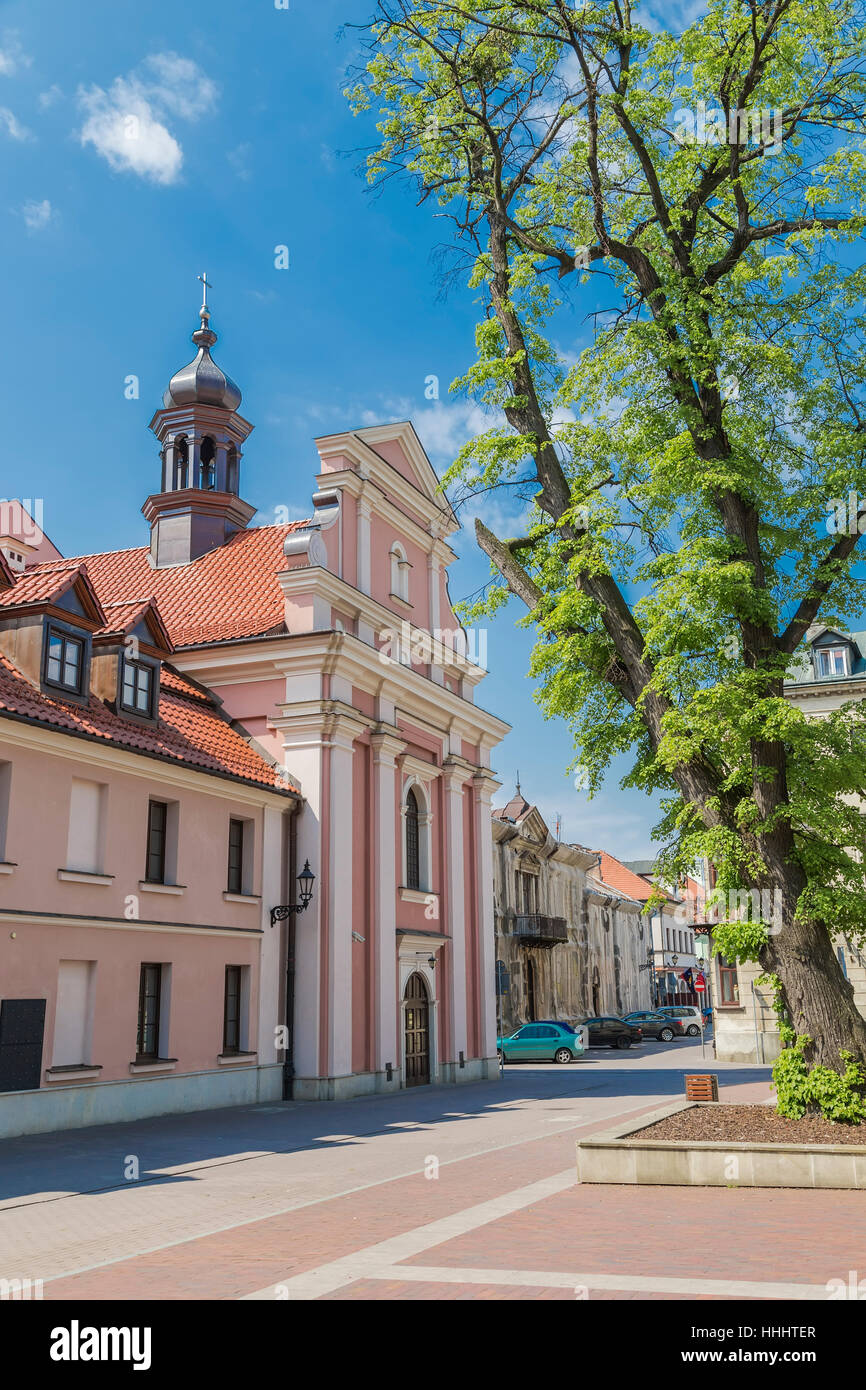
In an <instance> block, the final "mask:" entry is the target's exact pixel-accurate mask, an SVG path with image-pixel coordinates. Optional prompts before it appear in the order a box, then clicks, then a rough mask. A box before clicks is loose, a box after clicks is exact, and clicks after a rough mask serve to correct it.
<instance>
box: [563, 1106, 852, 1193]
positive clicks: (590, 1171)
mask: <svg viewBox="0 0 866 1390" xmlns="http://www.w3.org/2000/svg"><path fill="white" fill-rule="evenodd" d="M719 1103H720V1102H718V1101H709V1102H708V1101H704V1102H698V1104H700V1105H701V1106H702V1108H704V1109H713V1108H716V1107H717V1106H718V1105H719ZM693 1108H695V1104H694V1102H690V1101H678V1102H677V1103H676V1104H675V1105H666V1106H664V1107H663V1108H662V1109H661V1110H654V1111H653V1112H652V1113H651V1114H649V1115H642V1116H641V1117H640V1118H639V1119H632V1120H629V1121H627V1122H626V1123H624V1124H622V1125H619V1126H617V1128H616V1129H611V1130H608V1131H607V1132H606V1133H604V1134H595V1135H593V1136H592V1138H591V1139H579V1140H578V1141H577V1145H576V1148H577V1180H578V1182H594V1183H596V1182H597V1183H602V1182H603V1183H641V1184H643V1183H646V1184H648V1185H655V1186H662V1187H825V1188H826V1187H832V1188H866V1145H855V1144H733V1143H721V1144H718V1143H704V1142H690V1141H687V1140H670V1139H654V1140H653V1139H648V1138H645V1137H634V1136H635V1135H636V1134H637V1132H638V1131H639V1130H645V1129H646V1127H647V1126H648V1125H651V1124H654V1123H655V1122H656V1120H661V1119H663V1118H664V1117H665V1116H667V1115H675V1114H678V1113H679V1111H681V1110H691V1109H693Z"/></svg>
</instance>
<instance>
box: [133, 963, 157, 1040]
mask: <svg viewBox="0 0 866 1390" xmlns="http://www.w3.org/2000/svg"><path fill="white" fill-rule="evenodd" d="M161 996H162V966H161V965H153V964H151V963H149V962H145V963H144V964H143V965H142V967H141V976H140V978H139V985H138V1042H137V1045H136V1059H137V1060H138V1061H153V1060H155V1059H156V1058H158V1057H159V1023H160V1019H159V1014H160V1004H161Z"/></svg>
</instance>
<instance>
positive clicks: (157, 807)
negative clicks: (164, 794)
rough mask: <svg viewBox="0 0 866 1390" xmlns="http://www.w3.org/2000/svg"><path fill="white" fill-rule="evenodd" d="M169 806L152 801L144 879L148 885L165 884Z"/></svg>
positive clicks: (148, 814)
mask: <svg viewBox="0 0 866 1390" xmlns="http://www.w3.org/2000/svg"><path fill="white" fill-rule="evenodd" d="M167 827H168V806H167V804H166V802H164V801H151V802H150V803H149V806H148V811H147V862H146V864H145V870H144V877H145V879H146V880H147V882H148V883H165V849H166V831H167Z"/></svg>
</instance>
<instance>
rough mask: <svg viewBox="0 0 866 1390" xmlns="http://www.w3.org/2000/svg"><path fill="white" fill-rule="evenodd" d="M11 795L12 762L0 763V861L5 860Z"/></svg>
mask: <svg viewBox="0 0 866 1390" xmlns="http://www.w3.org/2000/svg"><path fill="white" fill-rule="evenodd" d="M11 795H12V764H11V763H0V863H4V862H5V860H6V854H7V849H6V839H7V836H8V833H9V802H10V798H11Z"/></svg>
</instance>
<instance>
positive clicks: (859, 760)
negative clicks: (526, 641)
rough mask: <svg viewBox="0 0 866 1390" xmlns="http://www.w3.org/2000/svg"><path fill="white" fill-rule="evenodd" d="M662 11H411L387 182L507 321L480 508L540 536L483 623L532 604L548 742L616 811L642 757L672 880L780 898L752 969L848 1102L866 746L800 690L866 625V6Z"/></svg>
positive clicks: (480, 7) (511, 7) (395, 27)
mask: <svg viewBox="0 0 866 1390" xmlns="http://www.w3.org/2000/svg"><path fill="white" fill-rule="evenodd" d="M644 10H645V7H643V6H638V5H637V4H632V3H629V0H613V2H612V3H610V0H604V2H600V3H593V0H585V3H580V0H578V3H572V4H567V3H566V2H565V0H551V2H550V3H543V2H542V0H514V2H513V3H499V2H498V0H453V2H452V3H439V4H436V3H428V0H381V2H380V3H379V5H378V7H377V11H376V14H375V17H374V19H373V20H371V25H370V30H369V34H368V39H369V52H368V55H367V58H368V61H367V62H366V64H365V67H364V70H363V72H362V73H360V74H359V76H358V81H357V85H356V86H355V87H354V89H353V92H352V97H353V100H354V102H355V105H356V108H357V109H359V110H361V109H373V110H374V111H375V112H376V115H377V119H378V129H379V131H380V134H381V141H380V143H379V144H378V146H377V148H376V149H375V150H374V151H373V152H372V153H371V154H370V157H369V169H370V177H371V179H372V180H373V181H374V182H382V181H385V180H390V179H393V178H395V177H398V178H399V177H400V176H404V175H405V176H408V177H409V178H410V179H411V180H412V181H414V183H415V185H416V186H417V189H418V192H419V196H420V199H421V201H422V202H424V201H426V202H428V203H429V204H430V206H431V208H432V209H435V211H436V212H437V214H438V215H439V216H440V217H441V216H443V215H444V216H446V217H448V218H450V219H451V226H452V228H453V237H452V240H451V246H452V248H453V250H454V252H455V253H456V254H457V256H458V261H457V266H458V268H459V256H460V255H461V254H462V256H463V257H464V259H465V260H466V262H467V264H468V265H469V266H470V267H471V270H470V273H469V276H468V279H469V284H470V285H471V287H472V289H473V291H474V293H475V295H476V296H478V297H480V300H481V304H482V316H481V322H480V324H479V327H478V331H477V348H478V353H477V360H476V361H475V362H474V363H473V364H472V365H471V367H470V368H469V370H468V371H467V373H466V376H465V377H464V378H463V380H462V381H461V382H460V383H457V385H458V387H459V388H460V389H462V390H464V391H469V392H471V393H472V394H473V395H474V396H475V397H476V398H477V399H478V400H480V401H482V402H483V403H484V404H485V405H486V406H488V407H489V408H490V409H491V412H492V418H491V427H490V429H489V430H487V431H486V432H485V433H483V434H482V435H480V436H479V437H477V438H473V439H470V440H468V441H467V443H466V446H465V447H464V448H463V449H462V451H461V453H460V455H459V457H458V459H457V460H456V462H455V465H454V468H453V469H452V470H451V475H450V481H451V482H452V483H456V484H457V486H458V488H459V489H460V490H461V491H462V495H463V496H469V495H476V494H478V493H479V492H486V491H491V492H492V491H494V490H499V489H504V490H506V491H508V490H510V491H512V492H515V493H516V494H517V495H519V496H524V497H530V498H531V502H530V510H529V513H528V520H527V523H526V525H525V527H523V528H522V534H520V535H518V536H515V537H507V536H496V535H494V534H493V533H492V531H490V530H489V529H488V528H487V527H485V526H484V525H483V524H481V523H478V524H477V534H478V538H479V541H480V544H481V546H482V547H483V549H484V550H485V551H486V552H487V554H488V555H489V556H490V558H491V561H492V566H493V576H494V578H493V580H492V582H491V586H490V587H489V588H488V590H487V591H486V594H485V596H484V600H483V603H482V604H481V605H477V606H476V609H475V612H476V614H477V613H480V612H481V611H486V612H491V611H493V610H494V609H495V608H496V607H497V606H498V605H499V604H500V603H502V602H504V601H505V599H506V597H507V592H508V591H511V592H512V593H514V594H516V595H518V596H519V597H520V599H522V600H523V602H524V603H525V605H526V607H527V609H528V610H529V615H530V616H529V618H528V621H530V622H531V623H532V624H534V625H535V627H536V630H537V635H538V641H537V644H536V648H535V654H534V658H533V669H534V672H535V674H537V675H539V676H540V677H541V698H542V701H543V703H544V705H545V707H546V709H547V711H548V712H549V713H552V714H560V715H564V716H565V717H566V718H568V719H569V720H570V721H571V722H572V724H573V727H574V731H575V738H576V744H577V753H578V758H579V761H580V763H581V764H582V766H583V767H584V768H585V769H586V770H587V773H588V775H589V777H590V780H591V783H592V785H593V786H597V785H598V783H599V781H600V779H601V777H602V776H603V774H604V771H605V769H606V768H607V766H608V765H609V763H610V761H611V759H612V758H614V757H615V756H617V755H619V754H621V753H622V752H624V751H625V750H633V752H634V755H635V756H634V767H633V770H632V772H631V773H630V774H629V781H630V782H631V784H632V785H636V786H640V787H642V788H644V789H645V790H647V791H648V792H654V791H661V793H662V794H663V798H664V803H663V804H664V820H663V825H662V834H663V837H664V841H665V844H666V846H667V848H666V850H665V852H664V855H663V860H662V862H663V865H664V867H665V868H666V869H667V871H668V872H669V873H670V874H671V875H676V874H679V873H681V872H682V871H683V870H684V869H687V868H690V867H691V866H692V865H694V863H695V862H696V860H697V859H699V858H700V857H702V856H707V857H708V858H709V859H710V860H711V861H712V862H713V863H714V864H715V865H716V866H717V867H718V871H719V876H720V878H719V881H720V885H721V887H722V888H723V889H737V888H746V889H760V890H765V891H771V892H775V895H776V896H775V898H773V899H771V901H774V902H775V903H777V905H778V912H776V913H773V914H770V915H768V914H767V913H766V912H765V913H764V922H763V925H761V926H758V924H756V923H752V924H751V928H750V929H749V930H751V931H752V933H753V944H754V946H755V949H756V950H757V951H758V955H759V959H760V961H761V964H762V965H763V967H764V968H765V969H766V970H767V971H768V972H771V973H772V974H774V975H775V976H776V977H777V979H778V981H779V983H780V990H781V999H782V1002H783V1004H784V1006H785V1008H786V1009H787V1012H788V1015H789V1017H790V1020H791V1022H792V1024H793V1026H794V1028H795V1029H796V1031H797V1032H798V1033H799V1034H801V1035H806V1036H808V1037H809V1038H810V1039H812V1042H811V1044H810V1045H809V1046H808V1048H807V1051H806V1056H807V1058H808V1059H809V1060H810V1061H811V1062H813V1063H821V1064H823V1065H826V1066H829V1067H831V1068H833V1069H835V1070H836V1071H841V1070H842V1062H841V1061H840V1054H841V1053H843V1052H845V1051H848V1052H850V1053H852V1054H853V1055H854V1057H855V1058H856V1059H857V1060H858V1061H860V1062H864V1061H866V1023H864V1020H863V1019H862V1018H861V1016H860V1014H859V1013H858V1011H857V1009H856V1008H855V1005H854V1000H853V992H852V989H851V987H850V985H849V983H848V982H847V980H846V979H845V978H844V976H843V974H842V972H841V970H840V967H839V964H838V962H837V959H836V955H835V951H834V948H833V944H832V938H833V936H834V935H835V934H836V933H838V932H840V931H841V932H845V933H846V934H848V936H849V938H851V937H853V938H855V939H857V940H862V939H863V931H864V926H866V875H864V867H863V856H864V853H866V836H864V817H862V816H861V814H860V813H859V811H858V809H857V797H858V794H859V793H860V792H861V791H862V789H863V784H864V772H866V718H864V715H863V714H862V713H861V712H860V711H859V710H858V709H857V708H852V709H849V710H848V711H845V712H841V713H838V714H834V715H831V716H830V717H828V718H826V719H822V720H811V721H810V720H807V719H806V718H805V717H804V716H803V714H802V712H801V711H800V709H799V708H797V707H795V706H794V705H792V704H791V702H790V701H788V700H787V699H786V698H785V694H784V689H783V685H784V681H785V678H786V674H787V673H788V672H789V670H790V667H791V663H792V659H793V658H794V656H795V654H796V653H797V652H798V649H800V648H801V647H802V644H803V641H804V638H805V636H806V633H807V631H808V630H809V628H810V626H811V625H812V624H814V623H815V622H816V621H819V620H820V621H821V622H823V623H828V624H829V623H842V622H844V621H845V620H846V619H847V618H850V616H851V615H852V614H855V613H859V612H860V611H862V605H863V598H864V591H863V585H862V583H861V581H860V579H859V578H858V576H857V572H856V569H855V565H856V562H857V560H858V550H857V546H858V541H859V538H860V532H859V527H858V525H857V517H858V516H860V515H861V514H863V512H866V505H864V508H863V509H861V508H860V506H859V503H858V507H857V508H856V509H855V520H854V525H853V527H852V528H850V529H849V528H847V525H846V526H845V527H843V529H842V530H841V531H834V530H833V529H832V526H833V521H832V512H831V510H828V509H830V508H831V500H832V499H834V498H841V497H845V498H847V497H848V495H849V494H850V493H851V492H854V493H855V494H856V495H857V497H858V499H859V498H860V497H861V496H863V495H864V494H866V403H864V393H863V382H864V363H866V355H864V327H866V323H864V318H863V316H862V308H861V297H862V292H863V286H864V272H863V270H862V269H861V267H860V265H859V263H858V260H857V255H858V251H859V241H860V238H861V236H862V231H863V228H864V218H863V217H862V216H861V213H860V200H861V197H862V192H863V188H864V177H866V152H864V143H863V136H864V112H866V82H864V54H866V41H864V40H866V34H864V27H863V26H864V10H863V4H862V3H861V0H809V2H808V3H803V2H801V0H711V3H709V4H708V6H707V10H706V13H705V15H704V16H703V17H701V18H699V19H698V20H697V21H696V22H694V23H693V24H691V26H690V27H689V28H688V29H686V30H685V31H684V32H681V33H677V34H675V33H672V32H670V31H668V30H666V29H664V28H659V27H658V26H655V27H652V26H651V25H650V24H649V23H648V24H642V23H641V14H642V13H643V12H644ZM581 306H584V312H585V313H586V310H587V309H591V310H592V313H591V315H587V318H586V320H585V322H586V323H587V327H586V329H585V332H584V342H583V346H582V347H578V346H576V339H577V337H578V332H576V330H575V323H576V320H575V310H580V308H581ZM828 517H830V518H831V519H830V521H829V522H828ZM864 526H866V521H864ZM765 901H766V899H765ZM743 931H746V935H748V930H747V929H745V928H743V929H741V934H740V936H739V937H738V938H736V939H737V941H739V943H740V948H741V949H743V950H744V949H745V947H744V946H743V941H744V937H743Z"/></svg>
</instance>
